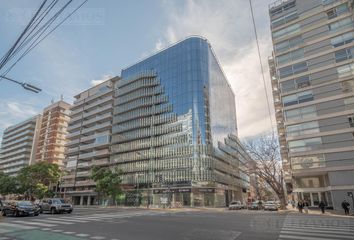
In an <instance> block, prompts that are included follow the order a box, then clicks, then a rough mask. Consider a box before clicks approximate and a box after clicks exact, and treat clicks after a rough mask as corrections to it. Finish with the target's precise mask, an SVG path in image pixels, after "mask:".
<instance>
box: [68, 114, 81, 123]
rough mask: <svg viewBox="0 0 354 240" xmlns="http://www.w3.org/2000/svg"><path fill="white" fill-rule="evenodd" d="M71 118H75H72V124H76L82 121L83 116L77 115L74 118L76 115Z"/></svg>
mask: <svg viewBox="0 0 354 240" xmlns="http://www.w3.org/2000/svg"><path fill="white" fill-rule="evenodd" d="M71 116H73V117H71V118H70V123H74V122H76V121H79V120H81V119H82V114H79V115H77V116H75V117H74V115H71ZM69 125H70V124H69Z"/></svg>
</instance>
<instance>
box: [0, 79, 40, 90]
mask: <svg viewBox="0 0 354 240" xmlns="http://www.w3.org/2000/svg"><path fill="white" fill-rule="evenodd" d="M0 78H2V79H5V80H8V81H11V82H14V83H16V84H19V85H21V86H22V87H23V88H24V89H26V90H28V91H31V92H34V93H39V92H40V91H42V89H40V88H38V87H36V86H33V85H31V84H28V83H25V82H19V81H16V80H14V79H11V78H8V77H5V76H0Z"/></svg>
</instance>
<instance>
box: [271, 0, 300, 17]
mask: <svg viewBox="0 0 354 240" xmlns="http://www.w3.org/2000/svg"><path fill="white" fill-rule="evenodd" d="M295 2H296V1H295V0H294V1H287V2H286V3H284V4H281V6H279V7H274V8H271V9H270V11H269V12H270V15H272V16H275V15H277V14H280V13H282V12H284V11H287V10H289V9H291V8H293V7H295Z"/></svg>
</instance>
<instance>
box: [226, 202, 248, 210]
mask: <svg viewBox="0 0 354 240" xmlns="http://www.w3.org/2000/svg"><path fill="white" fill-rule="evenodd" d="M244 208H245V205H243V204H242V203H241V202H240V201H236V202H231V203H230V204H229V210H239V209H244Z"/></svg>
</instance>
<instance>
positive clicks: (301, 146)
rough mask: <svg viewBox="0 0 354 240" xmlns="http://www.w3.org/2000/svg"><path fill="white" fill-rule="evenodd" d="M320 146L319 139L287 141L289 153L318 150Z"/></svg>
mask: <svg viewBox="0 0 354 240" xmlns="http://www.w3.org/2000/svg"><path fill="white" fill-rule="evenodd" d="M321 144H322V140H321V138H320V137H317V138H307V139H302V140H296V141H289V143H288V145H289V151H290V152H303V151H313V150H316V149H319V147H320V145H321Z"/></svg>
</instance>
